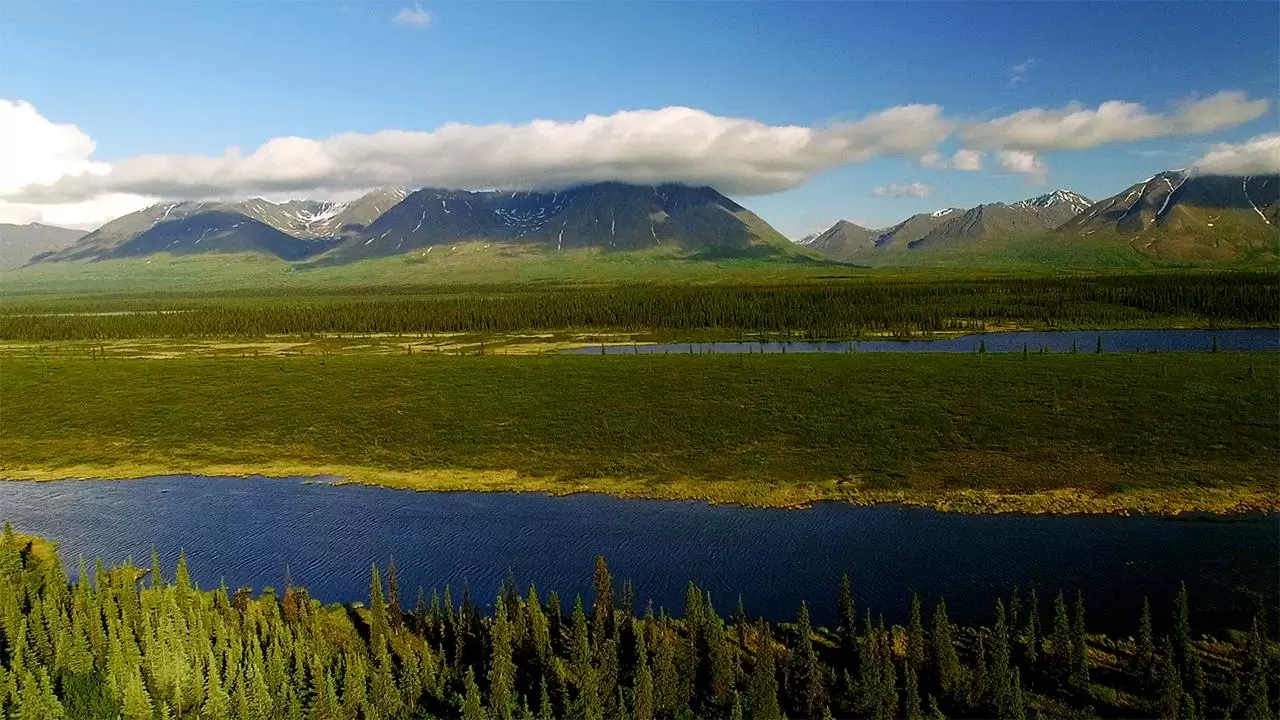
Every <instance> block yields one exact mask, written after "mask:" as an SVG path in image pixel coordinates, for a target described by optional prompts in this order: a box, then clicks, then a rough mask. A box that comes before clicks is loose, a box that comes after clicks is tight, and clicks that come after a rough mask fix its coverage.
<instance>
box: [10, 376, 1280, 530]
mask: <svg viewBox="0 0 1280 720" xmlns="http://www.w3.org/2000/svg"><path fill="white" fill-rule="evenodd" d="M1278 375H1280V358H1277V357H1276V356H1275V355H1274V354H1269V353H1253V354H1235V353H1214V354H1209V353H1206V354H1190V353H1183V354H1124V355H1118V354H1116V355H1113V354H1103V355H1094V354H1080V355H1074V354H1046V355H1041V354H1032V355H1030V356H1029V357H1026V358H1025V359H1024V358H1022V357H1020V356H1019V355H1017V354H1013V355H943V354H912V355H908V354H900V355H895V354H876V355H871V354H849V355H775V356H760V355H755V356H706V355H702V356H699V355H694V356H686V355H673V356H606V357H600V356H538V357H525V358H510V357H493V356H485V357H466V358H458V357H438V356H413V357H409V356H346V357H329V358H315V357H301V358H272V359H265V358H264V359H256V360H255V359H171V360H115V359H108V360H97V361H92V360H67V359H60V360H33V359H12V358H5V359H0V476H3V477H8V478H35V479H53V478H64V477H137V476H140V475H146V474H157V473H214V474H236V475H249V474H267V475H331V476H341V477H344V478H347V479H349V480H352V481H357V482H368V483H373V484H382V485H390V486H397V487H409V488H415V489H429V490H463V489H469V490H517V491H520V490H526V491H538V492H552V493H568V492H578V491H596V492H605V493H612V494H615V495H619V496H645V497H659V498H687V499H701V500H707V501H712V502H740V503H745V504H753V505H774V506H785V505H795V504H802V503H806V502H811V501H815V500H822V499H833V500H846V501H850V502H883V501H902V502H910V503H921V504H927V505H932V506H935V507H940V508H944V509H952V510H965V511H1002V510H1014V511H1026V512H1118V511H1127V510H1139V511H1151V512H1166V513H1171V512H1178V511H1182V510H1206V511H1217V512H1224V511H1231V510H1243V509H1257V508H1264V509H1272V510H1274V509H1280V501H1278V500H1277V498H1278V497H1280V495H1277V494H1276V493H1275V490H1276V487H1275V480H1276V477H1277V470H1280V447H1278V444H1277V442H1276V440H1277V437H1278V436H1280V418H1278V417H1277V413H1276V408H1277V407H1280V384H1278V383H1277V382H1276V379H1277V376H1278Z"/></svg>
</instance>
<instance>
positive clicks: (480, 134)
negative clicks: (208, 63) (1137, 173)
mask: <svg viewBox="0 0 1280 720" xmlns="http://www.w3.org/2000/svg"><path fill="white" fill-rule="evenodd" d="M1266 109H1267V102H1266V101H1265V100H1250V99H1249V98H1248V97H1247V96H1245V94H1244V93H1241V92H1224V93H1219V94H1217V95H1214V96H1212V97H1209V98H1206V99H1204V100H1201V101H1199V102H1194V103H1188V104H1185V105H1183V106H1181V107H1179V108H1176V109H1175V110H1174V111H1171V112H1169V113H1164V114H1161V113H1152V112H1150V111H1148V110H1146V109H1145V108H1144V107H1143V106H1141V105H1138V104H1134V103H1126V102H1121V101H1111V102H1107V103H1103V104H1102V105H1100V106H1098V107H1097V108H1095V109H1086V108H1083V107H1080V106H1077V105H1070V106H1067V108H1064V109H1058V110H1045V109H1041V108H1033V109H1029V110H1023V111H1021V112H1016V113H1013V114H1012V115H1009V116H1006V117H1003V118H997V119H995V120H991V121H989V122H982V123H961V122H960V121H958V120H956V119H953V118H949V117H947V116H946V115H945V114H944V113H943V110H942V108H941V107H939V106H937V105H905V106H900V107H893V108H889V109H887V110H883V111H880V112H876V113H872V114H870V115H867V116H866V117H863V118H861V119H858V120H855V121H849V122H841V123H835V124H830V125H825V126H815V127H805V126H798V125H768V124H765V123H762V122H759V121H757V120H752V119H749V118H737V117H725V116H718V115H712V114H710V113H707V112H704V111H701V110H697V109H691V108H685V107H667V108H661V109H656V110H632V111H622V112H617V113H614V114H612V115H588V116H587V117H584V118H582V119H580V120H574V121H551V120H535V121H533V122H529V123H525V124H521V125H505V124H497V125H462V124H457V123H449V124H446V125H443V126H441V127H439V128H436V129H434V130H430V131H412V130H384V131H380V132H375V133H371V134H361V133H345V134H337V135H333V136H330V137H328V138H322V139H312V138H303V137H278V138H274V139H271V140H269V141H267V142H266V143H264V144H263V145H261V146H260V147H258V148H256V149H252V150H250V151H247V152H242V151H241V150H240V149H238V148H228V149H227V150H226V151H225V152H223V153H221V154H219V155H183V154H150V155H138V156H134V157H130V158H126V159H124V160H121V161H119V162H116V163H114V164H107V163H102V162H99V161H96V160H95V159H94V158H93V152H94V143H93V140H92V139H91V138H90V137H89V136H88V135H87V134H86V133H84V132H83V131H82V130H81V129H79V128H78V127H76V126H75V125H66V124H58V123H54V122H52V121H50V120H48V119H46V118H44V117H43V116H41V115H40V113H39V112H38V111H37V110H36V109H35V108H33V107H32V106H31V105H30V104H27V103H23V102H16V101H6V100H3V99H0V157H3V158H4V162H3V163H0V221H18V222H26V221H32V220H38V221H42V222H50V223H53V224H59V223H61V224H73V225H76V226H79V227H92V226H94V225H96V224H98V223H99V222H102V221H105V220H108V219H110V218H112V217H115V216H118V215H120V214H122V213H124V212H129V211H131V210H133V209H137V208H140V207H143V206H145V205H147V204H149V203H152V202H155V201H158V200H160V199H187V200H197V199H213V198H227V197H252V196H268V197H278V196H292V197H334V196H341V195H344V194H348V193H351V192H353V191H357V190H361V189H365V188H371V187H379V186H385V185H403V186H410V187H421V186H437V187H439V186H443V187H451V188H472V189H477V188H495V189H508V190H517V189H534V188H541V189H550V188H556V187H565V186H569V185H574V184H579V183H586V182H595V181H602V180H617V181H624V182H633V183H639V184H656V183H660V182H680V183H686V184H690V185H711V186H713V187H716V188H717V189H719V190H721V191H722V192H726V193H730V194H735V195H762V194H768V193H773V192H778V191H782V190H787V189H790V188H793V187H796V186H798V185H800V184H802V183H804V182H805V181H807V180H808V179H809V178H811V177H812V176H814V175H815V174H818V173H821V172H824V171H827V170H831V169H833V168H837V167H841V166H846V165H850V164H855V163H860V162H864V161H867V160H870V159H872V158H877V157H902V158H907V159H910V160H913V161H916V162H918V163H919V164H920V165H921V166H923V167H930V168H939V169H940V168H954V169H956V170H977V169H981V168H982V167H983V165H984V159H985V153H992V154H993V164H998V165H999V166H1000V167H1001V168H1004V170H1006V171H1011V172H1017V173H1021V174H1025V175H1027V176H1029V177H1031V178H1032V179H1033V180H1037V179H1038V180H1039V181H1043V178H1044V177H1045V176H1046V175H1047V172H1048V169H1047V167H1046V166H1045V164H1044V162H1043V161H1042V160H1041V159H1040V157H1039V156H1040V155H1041V154H1043V153H1045V152H1049V151H1054V150H1072V149H1082V148H1089V147H1094V146H1096V145H1100V144H1104V143H1109V142H1121V141H1126V140H1140V139H1148V138H1152V137H1166V136H1172V135H1186V134H1195V133H1204V132H1210V131H1212V130H1215V129H1222V128H1225V127H1230V126H1232V125H1236V124H1239V123H1241V122H1246V121H1248V120H1250V119H1252V118H1255V117H1258V116H1259V115H1261V114H1262V113H1264V112H1265V111H1266ZM957 131H959V140H960V141H961V142H963V145H962V147H961V149H960V150H958V151H956V152H955V153H954V154H952V155H950V156H944V155H942V154H941V153H940V152H939V150H938V146H939V145H940V144H941V143H942V142H943V141H945V140H947V139H948V138H950V137H951V136H952V135H954V134H956V133H957Z"/></svg>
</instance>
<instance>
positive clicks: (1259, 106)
mask: <svg viewBox="0 0 1280 720" xmlns="http://www.w3.org/2000/svg"><path fill="white" fill-rule="evenodd" d="M1266 111H1267V101H1266V100H1250V99H1249V98H1248V97H1247V96H1246V95H1245V93H1244V92H1241V91H1238V90H1232V91H1226V92H1220V93H1218V94H1217V95H1213V96H1211V97H1208V98H1205V99H1203V100H1199V101H1195V102H1188V103H1184V104H1182V105H1181V106H1179V107H1178V108H1177V109H1176V110H1174V111H1173V112H1171V113H1153V112H1151V111H1150V110H1148V109H1147V108H1146V107H1144V106H1142V105H1140V104H1138V103H1131V102H1123V101H1120V100H1109V101H1107V102H1104V103H1102V104H1101V105H1099V106H1098V107H1097V108H1086V107H1084V106H1082V105H1080V104H1078V103H1071V104H1069V105H1067V106H1066V107H1064V108H1061V109H1056V110H1046V109H1044V108H1031V109H1028V110H1020V111H1018V112H1016V113H1013V114H1012V115H1006V116H1004V117H1001V118H996V119H995V120H991V121H988V122H984V123H978V124H976V125H970V126H968V127H966V128H964V129H963V130H962V131H961V133H960V137H961V139H962V140H963V141H964V142H965V144H966V145H968V146H970V147H974V148H978V149H981V150H1025V151H1031V152H1044V151H1050V150H1083V149H1086V148H1092V147H1097V146H1099V145H1106V144H1108V143H1117V142H1132V141H1135V140H1150V139H1152V138H1161V137H1170V136H1175V135H1195V134H1200V133H1207V132H1214V131H1217V130H1224V129H1226V128H1230V127H1235V126H1236V125H1240V124H1242V123H1246V122H1248V121H1250V120H1254V119H1256V118H1259V117H1261V116H1262V115H1263V114H1264V113H1265V112H1266Z"/></svg>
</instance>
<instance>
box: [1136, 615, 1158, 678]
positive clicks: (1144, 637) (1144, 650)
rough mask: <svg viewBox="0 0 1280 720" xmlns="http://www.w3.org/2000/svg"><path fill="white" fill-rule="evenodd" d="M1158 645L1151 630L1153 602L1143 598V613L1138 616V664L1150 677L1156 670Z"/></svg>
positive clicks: (1140, 669) (1146, 675) (1144, 673)
mask: <svg viewBox="0 0 1280 720" xmlns="http://www.w3.org/2000/svg"><path fill="white" fill-rule="evenodd" d="M1155 657H1156V645H1155V639H1154V637H1153V635H1152V632H1151V602H1150V600H1148V599H1147V597H1146V596H1143V598H1142V615H1141V617H1139V618H1138V652H1137V658H1136V660H1137V665H1138V670H1139V673H1140V674H1142V675H1143V676H1144V677H1146V678H1147V679H1150V678H1151V676H1152V673H1153V672H1154V671H1155Z"/></svg>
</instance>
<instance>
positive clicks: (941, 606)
mask: <svg viewBox="0 0 1280 720" xmlns="http://www.w3.org/2000/svg"><path fill="white" fill-rule="evenodd" d="M933 672H934V674H935V675H936V676H937V678H938V687H939V688H940V689H941V690H942V691H943V692H944V693H948V694H951V693H954V692H955V690H956V682H957V681H958V680H959V677H960V657H959V655H957V654H956V647H955V642H954V641H953V640H952V633H951V620H950V619H949V618H948V617H947V603H946V601H945V600H943V599H942V598H938V604H937V605H936V606H934V609H933Z"/></svg>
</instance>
